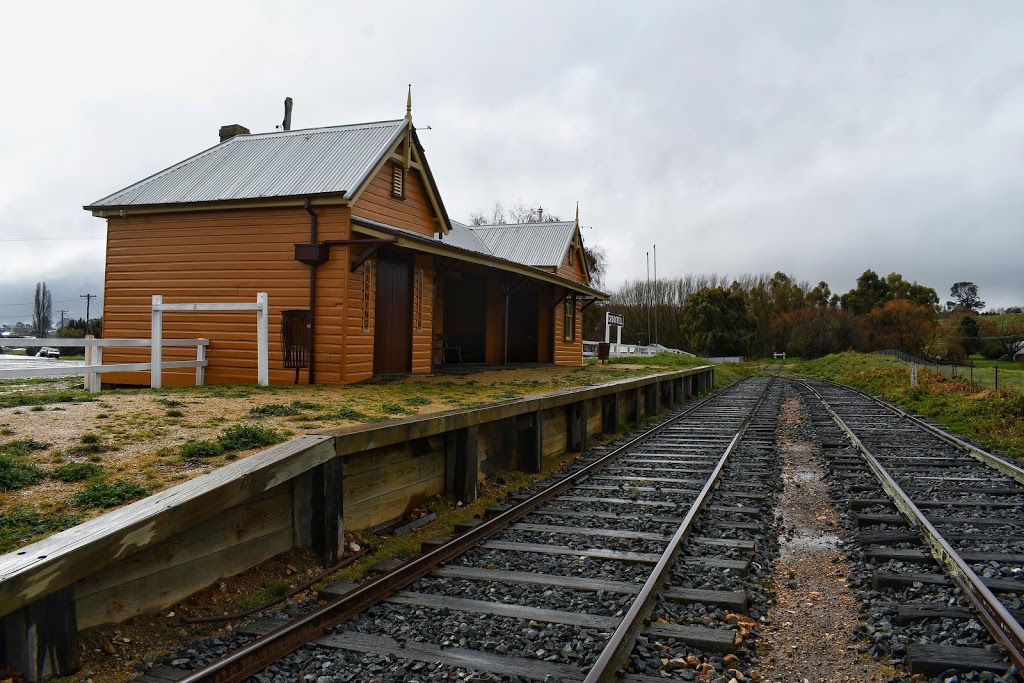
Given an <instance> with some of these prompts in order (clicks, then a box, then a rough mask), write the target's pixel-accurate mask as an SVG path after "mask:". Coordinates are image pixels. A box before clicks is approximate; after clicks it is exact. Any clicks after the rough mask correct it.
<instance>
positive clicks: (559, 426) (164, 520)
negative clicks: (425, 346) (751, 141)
mask: <svg viewBox="0 0 1024 683" xmlns="http://www.w3.org/2000/svg"><path fill="white" fill-rule="evenodd" d="M713 385H714V368H713V367H709V366H704V367H699V368H691V369H687V370H680V371H675V372H667V373H661V374H657V375H652V376H649V377H643V378H637V379H628V380H620V381H617V382H612V383H609V384H604V385H600V386H595V387H586V388H582V389H574V390H570V391H561V392H555V393H550V394H542V395H538V396H532V397H528V398H523V399H518V400H514V401H509V402H506V403H501V404H497V405H493V406H488V407H484V408H478V409H474V410H467V411H454V412H448V413H441V414H433V415H424V416H419V417H413V418H408V419H405V420H399V421H396V422H394V423H391V424H387V425H365V426H361V427H357V428H355V429H348V430H333V431H327V432H323V433H321V434H315V435H306V436H300V437H297V438H294V439H292V440H291V441H288V442H287V443H284V444H279V445H277V446H274V447H272V448H270V449H268V450H265V451H263V452H261V453H257V454H254V455H251V456H249V457H248V458H245V459H244V460H240V461H238V462H235V463H231V464H229V465H225V466H224V467H221V468H219V469H217V470H215V471H213V472H211V473H209V474H206V475H203V476H201V477H198V478H196V479H194V480H192V481H189V482H185V483H183V484H180V485H179V486H176V487H174V488H171V489H168V490H166V491H161V492H160V493H157V494H155V495H153V496H150V497H149V498H146V499H145V500H141V501H137V502H135V503H132V504H131V505H127V506H125V507H123V508H120V509H118V510H115V511H113V512H110V513H108V514H106V515H103V516H101V517H98V518H96V519H93V520H90V521H88V522H86V523H84V524H81V525H79V526H76V527H73V528H71V529H67V530H65V531H62V532H60V533H57V534H54V535H53V536H50V537H49V538H47V539H44V540H42V541H39V542H37V543H33V544H31V545H29V546H26V547H24V548H22V549H21V550H18V551H16V552H14V553H8V554H7V555H3V556H0V615H2V616H0V623H2V625H3V633H4V638H3V640H2V641H0V642H2V643H3V650H2V651H0V654H2V655H3V656H4V658H5V659H6V661H7V663H8V664H10V665H11V667H12V668H13V669H15V670H19V671H24V672H26V673H27V675H28V680H43V679H45V678H49V677H52V676H54V675H64V674H67V673H70V672H71V671H73V670H74V667H75V666H76V665H77V653H78V645H77V642H76V633H77V630H78V629H81V628H85V627H88V626H92V625H95V624H101V623H107V622H117V621H122V620H124V619H126V618H129V617H131V616H135V615H138V614H141V613H145V612H150V611H153V610H158V609H162V608H165V607H167V606H169V605H172V604H174V603H176V602H178V601H180V600H181V599H183V598H185V597H187V596H188V595H190V594H192V593H194V592H195V591H197V590H200V589H202V588H204V587H206V586H208V585H210V584H212V583H214V582H215V581H217V580H219V579H221V578H224V577H227V576H231V575H233V574H236V573H238V572H241V571H243V570H245V569H247V568H249V567H251V566H253V565H255V564H258V563H260V562H262V561H265V560H267V559H269V558H270V557H272V556H274V555H276V554H278V553H281V552H284V551H286V550H289V549H291V548H295V547H312V548H313V549H314V550H315V551H316V552H317V553H318V554H319V555H320V556H321V558H322V561H323V562H324V564H325V565H331V564H334V563H335V562H336V561H337V559H338V557H339V555H340V553H341V550H342V541H343V538H344V531H345V529H346V528H348V529H349V530H358V529H363V528H367V527H370V526H373V525H376V524H379V523H382V522H386V521H388V520H391V519H394V518H396V517H398V516H400V515H402V514H404V513H405V512H407V511H408V510H409V509H411V508H412V507H414V506H416V505H417V504H419V503H421V502H422V501H423V500H425V499H427V498H429V497H431V496H434V495H437V494H440V493H446V494H448V495H450V496H452V497H454V498H456V499H458V500H462V501H464V502H469V501H471V500H473V499H475V497H476V488H477V483H478V481H479V479H480V478H481V477H483V476H485V475H487V474H491V473H496V472H500V471H503V470H508V469H512V468H518V469H523V470H526V471H532V472H536V471H539V469H540V466H541V462H542V459H543V458H544V457H545V456H550V455H554V454H558V453H562V452H564V451H567V450H573V451H578V450H583V449H585V448H586V444H587V441H588V439H589V437H591V436H594V435H596V434H599V433H602V432H610V433H615V432H617V431H619V430H620V429H621V428H622V426H624V425H626V424H627V423H633V422H636V421H638V420H639V419H640V418H642V417H643V416H644V415H647V414H654V413H657V412H660V411H661V410H664V409H666V408H667V407H668V406H670V405H671V404H674V403H678V402H680V401H683V400H686V399H687V398H689V397H691V396H694V395H696V394H698V393H700V392H701V391H704V390H706V389H709V388H710V387H712V386H713ZM54 615H60V618H59V619H57V618H55V617H54ZM68 643H71V646H70V647H69V646H67V645H68ZM58 645H59V646H58Z"/></svg>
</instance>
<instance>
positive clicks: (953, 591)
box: [800, 381, 1024, 680]
mask: <svg viewBox="0 0 1024 683" xmlns="http://www.w3.org/2000/svg"><path fill="white" fill-rule="evenodd" d="M800 385H801V390H802V392H803V396H804V400H805V403H806V405H807V407H808V409H809V411H810V413H811V419H812V421H814V423H815V426H816V429H817V432H818V435H819V438H821V440H822V442H823V446H824V452H825V457H826V459H827V460H828V464H829V467H830V469H831V471H832V474H833V476H834V477H835V478H836V479H837V480H838V481H839V482H840V483H841V493H840V495H839V496H838V497H840V498H845V499H846V501H847V506H848V509H849V513H850V515H851V516H852V519H853V521H854V523H855V525H856V526H857V528H858V533H859V542H860V546H861V550H862V553H863V559H864V560H865V561H866V562H867V563H868V564H869V566H871V567H872V570H871V575H870V580H871V585H870V588H871V589H874V590H876V591H879V592H880V594H881V595H882V602H883V604H882V606H878V605H876V606H874V607H871V606H869V607H868V608H867V615H868V617H869V618H872V619H873V620H874V622H875V624H876V627H873V630H874V628H878V629H883V630H884V631H885V633H882V635H883V636H885V637H879V638H874V639H873V642H874V643H875V644H874V645H872V647H873V648H874V647H881V648H882V651H880V652H879V651H874V652H873V654H875V655H878V654H889V655H892V656H893V657H895V658H896V659H897V660H899V659H902V660H904V661H905V663H906V666H907V668H908V669H909V671H910V672H911V673H921V674H924V675H927V676H934V675H940V674H943V673H948V672H950V671H953V672H956V671H961V672H962V671H975V672H978V671H987V672H993V673H996V674H1005V673H1006V672H1008V671H1011V672H1012V671H1015V670H1016V671H1018V672H1019V671H1020V670H1024V629H1022V627H1021V620H1022V618H1024V604H1022V596H1024V470H1022V469H1021V468H1020V467H1019V466H1017V465H1015V464H1013V463H1010V462H1008V461H1005V460H1002V459H1000V458H998V457H996V456H994V455H992V454H989V453H987V452H985V451H984V450H982V449H980V448H978V447H976V446H974V445H972V444H970V443H968V442H966V441H964V440H962V439H959V438H957V437H954V436H951V435H949V434H947V433H945V432H944V431H943V430H941V429H939V428H937V427H936V426H935V425H933V424H931V423H928V422H925V421H923V420H921V419H919V418H916V417H913V416H911V415H908V414H907V413H905V412H904V411H902V410H899V409H897V408H894V407H891V406H889V405H888V404H885V403H883V402H881V401H879V400H877V399H875V398H873V397H871V396H868V395H866V394H863V393H861V392H857V391H855V390H852V389H850V388H848V387H842V386H840V385H836V384H832V383H828V382H812V381H806V382H801V383H800ZM851 443H852V447H851ZM982 626H983V627H982ZM890 631H891V633H890ZM877 633H879V632H878V631H875V634H877ZM894 633H895V634H897V635H893V634H894ZM868 635H874V634H871V633H869V634H868ZM1014 667H1016V669H1014ZM1011 675H1012V674H1011ZM982 680H984V679H982ZM990 680H994V679H990Z"/></svg>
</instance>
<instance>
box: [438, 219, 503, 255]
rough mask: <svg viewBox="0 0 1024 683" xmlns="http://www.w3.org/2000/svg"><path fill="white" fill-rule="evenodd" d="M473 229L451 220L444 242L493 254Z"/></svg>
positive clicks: (481, 252)
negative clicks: (450, 226)
mask: <svg viewBox="0 0 1024 683" xmlns="http://www.w3.org/2000/svg"><path fill="white" fill-rule="evenodd" d="M473 230H474V228H471V227H470V226H468V225H463V224H462V223H459V222H458V221H452V229H451V230H450V231H449V232H448V234H447V235H445V236H444V242H445V243H447V244H450V245H452V246H453V247H459V248H460V249H468V250H469V251H475V252H477V253H480V254H487V255H488V256H493V255H494V254H493V253H492V252H491V250H490V249H488V248H487V245H486V244H484V243H483V242H482V241H481V240H480V238H479V237H477V236H476V233H475V232H473Z"/></svg>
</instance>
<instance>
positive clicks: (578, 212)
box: [576, 200, 580, 228]
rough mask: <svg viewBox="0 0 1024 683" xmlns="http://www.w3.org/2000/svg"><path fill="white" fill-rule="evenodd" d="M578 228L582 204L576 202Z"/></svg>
mask: <svg viewBox="0 0 1024 683" xmlns="http://www.w3.org/2000/svg"><path fill="white" fill-rule="evenodd" d="M576 227H577V228H578V227H580V202H579V200H576Z"/></svg>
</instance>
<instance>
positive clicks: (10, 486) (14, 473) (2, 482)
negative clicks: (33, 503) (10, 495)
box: [0, 455, 43, 491]
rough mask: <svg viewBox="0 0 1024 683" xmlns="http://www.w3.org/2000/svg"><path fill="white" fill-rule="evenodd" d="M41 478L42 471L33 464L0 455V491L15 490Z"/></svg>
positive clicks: (36, 482) (35, 482)
mask: <svg viewBox="0 0 1024 683" xmlns="http://www.w3.org/2000/svg"><path fill="white" fill-rule="evenodd" d="M42 480H43V471H42V470H41V469H39V468H38V467H36V466H35V465H33V464H31V463H27V462H22V461H21V460H17V459H15V458H12V457H10V456H7V455H0V491H16V490H18V489H21V488H25V487H26V486H31V485H32V484H38V483H39V482H41V481H42Z"/></svg>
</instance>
